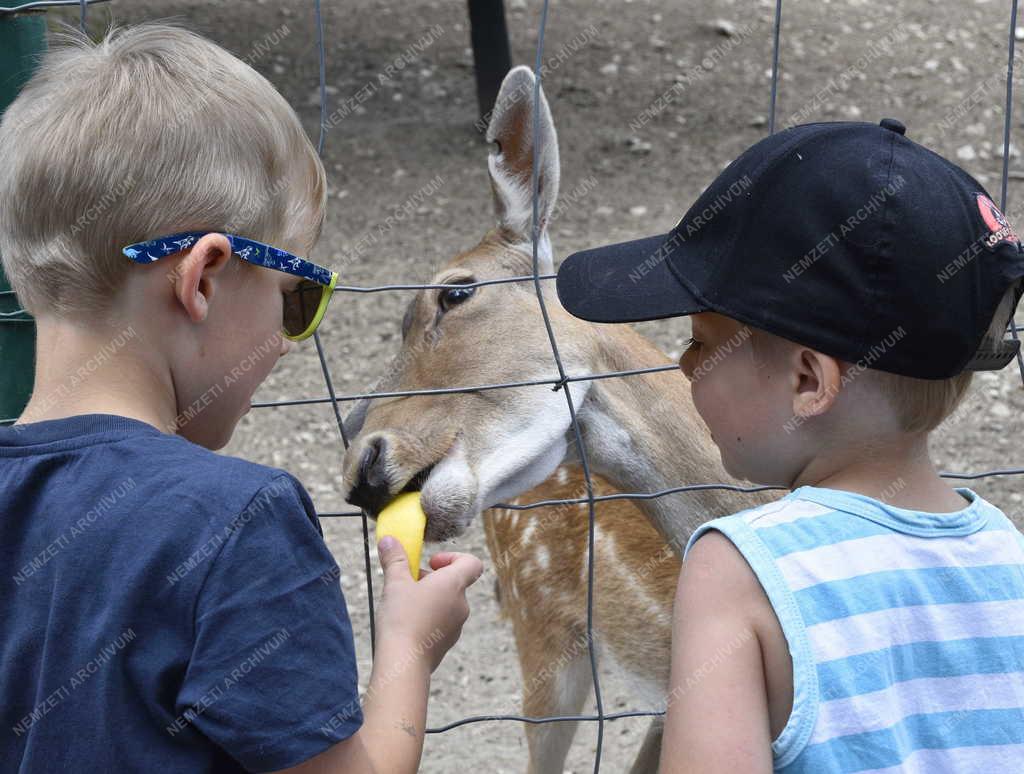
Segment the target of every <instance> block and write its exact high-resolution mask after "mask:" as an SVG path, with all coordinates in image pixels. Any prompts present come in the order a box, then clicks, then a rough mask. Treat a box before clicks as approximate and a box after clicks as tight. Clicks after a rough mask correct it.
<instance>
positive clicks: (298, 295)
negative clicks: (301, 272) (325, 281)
mask: <svg viewBox="0 0 1024 774" xmlns="http://www.w3.org/2000/svg"><path fill="white" fill-rule="evenodd" d="M325 290H327V288H326V287H325V286H324V285H318V284H316V283H315V282H312V281H310V280H306V279H304V280H302V282H300V283H299V286H298V287H297V288H296V289H295V290H290V291H288V292H287V293H285V294H284V332H285V333H287V334H288V335H289V336H298V335H299V334H301V333H303V332H305V330H306V329H307V328H309V326H310V325H311V324H312V323H313V318H314V317H316V310H317V309H319V308H320V299H321V298H322V297H323V295H324V291H325Z"/></svg>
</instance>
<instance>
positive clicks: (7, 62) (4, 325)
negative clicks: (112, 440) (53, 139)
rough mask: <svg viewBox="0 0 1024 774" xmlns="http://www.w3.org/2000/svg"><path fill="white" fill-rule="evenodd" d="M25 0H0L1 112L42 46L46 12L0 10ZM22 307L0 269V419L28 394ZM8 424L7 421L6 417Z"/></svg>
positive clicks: (29, 335)
mask: <svg viewBox="0 0 1024 774" xmlns="http://www.w3.org/2000/svg"><path fill="white" fill-rule="evenodd" d="M23 2H24V0H0V115H2V114H3V112H4V111H6V110H7V106H8V105H10V104H11V102H13V101H14V98H15V97H16V96H17V95H18V92H19V91H21V88H22V86H24V85H25V82H26V81H27V80H28V79H29V77H31V75H32V72H33V71H34V70H35V67H36V63H37V60H38V57H39V55H40V54H42V53H43V52H44V51H45V50H46V14H45V13H43V12H41V11H27V12H24V13H18V12H14V13H12V12H9V11H8V12H5V11H4V10H3V9H5V8H12V7H14V6H16V5H21V4H22V3H23ZM20 309H21V305H20V304H19V303H18V299H17V298H16V297H15V295H14V291H12V290H11V286H10V283H8V281H7V278H6V277H5V276H4V274H3V269H2V268H0V423H3V420H14V419H16V418H17V417H18V415H19V414H21V412H22V410H23V409H24V408H25V404H26V403H28V399H29V396H30V395H31V394H32V381H33V376H34V372H35V347H36V325H35V322H34V321H33V319H32V317H31V316H30V315H29V314H28V313H22V314H16V312H17V311H18V310H20ZM7 424H9V422H7Z"/></svg>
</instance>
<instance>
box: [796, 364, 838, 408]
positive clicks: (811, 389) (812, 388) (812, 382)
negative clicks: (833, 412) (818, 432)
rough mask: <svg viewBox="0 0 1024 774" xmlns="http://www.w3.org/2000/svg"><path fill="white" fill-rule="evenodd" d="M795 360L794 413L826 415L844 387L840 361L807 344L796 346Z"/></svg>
mask: <svg viewBox="0 0 1024 774" xmlns="http://www.w3.org/2000/svg"><path fill="white" fill-rule="evenodd" d="M791 357H792V363H793V381H794V385H795V389H794V392H793V415H794V416H798V417H813V416H819V415H821V414H824V413H825V412H826V411H828V410H829V409H830V408H832V405H833V404H834V403H835V401H836V397H837V396H838V395H839V390H840V388H841V387H842V373H841V369H840V365H839V361H838V360H836V359H835V358H834V357H831V356H829V355H825V354H822V353H821V352H817V351H815V350H813V349H808V348H807V347H796V348H794V350H793V353H792V355H791Z"/></svg>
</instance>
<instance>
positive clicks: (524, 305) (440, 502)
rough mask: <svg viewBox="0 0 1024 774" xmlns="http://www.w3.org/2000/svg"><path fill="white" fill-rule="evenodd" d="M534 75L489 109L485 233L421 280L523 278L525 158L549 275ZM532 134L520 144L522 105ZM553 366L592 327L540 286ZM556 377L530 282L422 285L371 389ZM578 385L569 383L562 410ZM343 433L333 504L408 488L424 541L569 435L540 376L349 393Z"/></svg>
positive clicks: (527, 241)
mask: <svg viewBox="0 0 1024 774" xmlns="http://www.w3.org/2000/svg"><path fill="white" fill-rule="evenodd" d="M533 90H534V76H533V73H532V72H531V71H530V70H529V69H528V68H526V67H517V68H515V69H513V70H512V71H511V72H509V74H508V75H507V76H506V77H505V80H504V82H503V83H502V87H501V91H500V93H499V95H498V98H497V101H496V103H495V108H494V112H493V114H492V118H491V122H490V126H489V128H488V131H487V140H488V141H489V142H491V143H494V146H493V148H492V150H491V152H490V155H489V157H488V160H487V165H488V170H489V172H490V181H491V193H492V197H493V202H494V213H495V216H496V219H497V225H496V227H494V228H492V229H491V230H490V231H488V232H487V233H486V234H485V235H484V237H483V239H482V240H481V241H480V242H479V243H478V244H477V245H476V246H475V247H473V248H471V249H469V250H467V251H465V252H463V253H461V254H459V255H457V256H456V257H455V258H453V259H452V260H451V261H449V262H448V263H447V265H445V266H444V267H443V268H442V269H441V270H440V271H438V272H437V273H436V274H435V275H434V276H433V278H432V279H431V280H430V282H429V283H428V284H466V283H473V282H479V281H483V280H490V279H499V278H503V277H512V276H524V275H530V274H532V272H533V266H532V241H531V228H532V215H533V204H532V197H531V175H532V164H533V157H534V154H535V153H536V154H539V162H538V163H539V168H538V175H539V186H540V191H539V199H538V225H539V235H538V264H539V266H538V271H539V273H541V274H548V273H551V272H552V271H553V261H552V253H551V242H550V239H549V237H548V233H547V226H548V222H549V220H550V218H551V214H552V211H553V210H554V207H555V203H556V200H557V196H558V179H559V163H558V140H557V137H556V134H555V126H554V122H553V121H552V118H551V111H550V109H549V108H548V104H547V100H546V99H545V98H544V96H543V94H541V96H540V101H539V104H538V105H536V106H535V105H534V103H533ZM535 109H536V110H538V111H539V112H540V134H539V143H538V145H537V147H535V146H534V143H533V122H534V110H535ZM541 285H542V287H543V291H542V292H543V293H544V298H545V302H546V305H547V309H548V310H549V314H550V318H551V323H552V326H553V328H554V330H555V334H556V337H557V339H558V341H559V345H560V347H559V352H560V355H561V357H562V360H563V363H564V364H565V366H566V369H567V370H568V371H569V372H570V373H572V372H574V371H575V372H577V373H580V372H582V371H583V370H585V369H586V368H587V367H588V365H587V364H588V363H589V361H590V360H591V356H590V355H591V352H590V351H589V342H590V341H592V340H593V337H594V333H593V331H592V326H591V325H590V324H588V323H583V322H582V321H579V320H576V319H575V318H573V317H571V316H570V315H568V313H566V312H565V311H564V310H563V309H562V308H561V306H560V305H559V303H558V300H557V296H556V294H555V292H554V283H553V282H552V281H550V280H548V281H542V282H541ZM557 376H558V372H557V368H556V366H555V362H554V358H553V355H552V351H551V345H550V343H549V340H548V337H547V333H546V331H545V328H544V325H543V322H542V318H541V313H540V306H539V303H538V300H537V295H536V290H535V288H534V285H533V283H532V282H516V283H504V284H494V285H484V286H478V287H475V288H465V289H463V288H454V289H424V290H420V291H419V292H418V293H417V294H416V296H415V297H414V298H413V299H412V302H411V303H410V304H409V307H408V309H407V311H406V313H405V318H404V320H403V322H402V347H401V350H400V352H399V353H398V355H397V356H396V358H395V359H394V361H393V362H392V363H391V365H390V367H389V369H388V371H387V372H386V375H385V376H384V378H383V379H381V380H380V381H379V382H378V385H377V388H376V389H375V391H377V392H383V391H400V390H413V389H424V388H447V387H465V386H472V385H483V384H496V383H503V382H520V381H528V380H532V379H555V378H557ZM589 384H590V383H589V382H575V383H571V384H570V385H569V387H568V389H571V390H572V395H573V399H574V401H575V404H576V405H577V406H578V405H580V403H581V401H582V400H583V399H584V397H585V395H586V392H587V390H588V389H589ZM346 429H347V431H348V433H349V435H350V437H351V436H352V435H353V434H354V435H355V437H354V438H353V441H352V443H351V445H350V447H349V450H348V452H347V454H346V456H345V462H344V486H345V495H346V499H347V500H348V501H349V502H351V503H353V504H356V505H359V506H361V507H363V508H366V509H367V510H368V511H369V512H370V513H371V514H376V513H377V512H378V511H379V510H380V508H382V507H383V506H384V505H385V504H386V503H387V502H388V501H389V500H390V499H391V498H392V497H394V496H395V495H396V494H398V493H399V492H401V491H405V490H410V489H417V490H420V491H421V492H422V503H423V507H424V510H425V511H426V514H427V539H428V540H444V539H447V538H450V537H454V536H456V535H458V534H460V533H461V532H462V531H464V530H465V528H466V526H467V525H468V524H469V523H470V522H471V521H472V519H473V518H474V517H475V515H476V514H478V513H480V511H481V510H483V509H485V508H488V507H490V506H491V505H493V504H495V503H498V502H501V501H503V500H505V499H506V498H509V497H512V496H515V495H517V494H519V493H521V492H523V491H525V490H526V489H529V488H531V487H533V486H535V485H537V484H539V483H540V482H541V481H543V480H544V479H545V478H547V477H548V476H549V475H550V474H551V473H552V472H553V471H554V470H555V468H556V467H557V466H558V464H559V463H560V462H561V461H562V460H563V459H564V458H565V457H566V452H567V450H568V448H569V438H570V434H571V426H570V416H569V413H568V410H567V407H566V401H565V396H564V395H562V394H561V393H560V392H556V391H553V390H552V387H551V385H550V384H548V385H539V386H528V387H517V388H504V389H496V390H485V391H476V392H470V393H448V394H439V395H419V396H406V397H392V398H379V399H374V400H372V401H371V400H364V401H361V402H360V403H359V404H357V406H356V407H355V408H354V409H353V411H352V412H351V413H350V415H349V416H348V418H347V419H346Z"/></svg>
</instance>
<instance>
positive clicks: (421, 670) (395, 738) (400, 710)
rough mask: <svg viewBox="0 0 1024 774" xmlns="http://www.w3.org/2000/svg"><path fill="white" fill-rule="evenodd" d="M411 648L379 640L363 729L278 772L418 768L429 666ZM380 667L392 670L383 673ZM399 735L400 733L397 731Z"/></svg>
mask: <svg viewBox="0 0 1024 774" xmlns="http://www.w3.org/2000/svg"><path fill="white" fill-rule="evenodd" d="M415 652H416V650H415V649H414V648H413V647H402V646H396V645H394V644H393V643H389V642H387V641H386V640H381V642H380V644H379V646H378V649H377V653H376V657H375V658H374V666H373V671H372V672H371V674H370V684H369V687H368V688H367V692H366V700H365V702H364V704H363V718H364V720H363V725H362V727H361V728H360V729H359V730H358V731H357V732H356V733H354V734H353V735H352V736H350V737H349V738H348V739H346V740H344V741H342V742H338V743H337V744H336V745H334V746H333V747H330V748H329V749H327V750H325V751H324V752H322V753H320V754H319V755H317V756H315V757H313V758H310V759H309V760H308V761H305V762H303V763H301V764H300V765H298V766H294V767H292V768H290V769H283V770H282V771H281V772H278V774H393V772H414V771H417V770H418V769H419V763H420V757H421V755H422V753H423V737H424V731H425V729H424V728H420V727H419V725H418V724H417V723H415V722H414V721H413V720H412V718H425V717H426V715H427V696H428V693H429V691H430V664H429V663H428V661H427V659H426V658H425V657H422V656H421V657H414V653H415ZM383 664H395V665H398V666H397V667H393V668H391V669H385V668H384V667H383V666H382V665H383ZM400 732H404V733H400Z"/></svg>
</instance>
